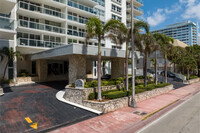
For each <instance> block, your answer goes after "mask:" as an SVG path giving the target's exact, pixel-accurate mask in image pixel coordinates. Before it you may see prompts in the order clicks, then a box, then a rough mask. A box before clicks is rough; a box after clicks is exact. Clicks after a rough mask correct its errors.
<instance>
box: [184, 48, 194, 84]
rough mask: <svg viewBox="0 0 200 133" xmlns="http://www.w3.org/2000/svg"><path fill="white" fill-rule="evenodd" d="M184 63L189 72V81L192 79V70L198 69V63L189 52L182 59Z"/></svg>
mask: <svg viewBox="0 0 200 133" xmlns="http://www.w3.org/2000/svg"><path fill="white" fill-rule="evenodd" d="M182 63H183V66H184V67H185V68H186V70H187V79H188V80H189V79H190V70H193V69H196V67H197V62H196V60H195V58H194V57H193V55H192V54H191V53H189V52H187V54H186V55H185V56H184V57H183V58H182Z"/></svg>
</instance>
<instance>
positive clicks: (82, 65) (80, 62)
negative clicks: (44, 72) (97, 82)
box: [69, 55, 86, 84]
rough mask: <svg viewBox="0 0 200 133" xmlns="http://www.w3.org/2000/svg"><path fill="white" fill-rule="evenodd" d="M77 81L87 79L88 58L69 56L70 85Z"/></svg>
mask: <svg viewBox="0 0 200 133" xmlns="http://www.w3.org/2000/svg"><path fill="white" fill-rule="evenodd" d="M77 79H86V56H84V55H70V56H69V84H71V83H74V82H75V81H76V80H77Z"/></svg>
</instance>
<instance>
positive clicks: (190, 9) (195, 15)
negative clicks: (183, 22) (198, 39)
mask: <svg viewBox="0 0 200 133" xmlns="http://www.w3.org/2000/svg"><path fill="white" fill-rule="evenodd" d="M180 3H183V4H186V9H185V11H184V13H183V14H182V15H181V16H182V18H184V19H197V20H200V2H196V0H180Z"/></svg>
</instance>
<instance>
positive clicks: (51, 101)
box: [0, 82, 97, 133]
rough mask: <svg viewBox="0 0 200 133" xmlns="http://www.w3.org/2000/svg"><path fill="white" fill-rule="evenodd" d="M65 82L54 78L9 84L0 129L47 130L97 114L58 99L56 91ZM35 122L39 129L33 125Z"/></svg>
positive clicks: (0, 105)
mask: <svg viewBox="0 0 200 133" xmlns="http://www.w3.org/2000/svg"><path fill="white" fill-rule="evenodd" d="M65 85H66V84H65V83H64V82H51V83H46V84H45V83H44V84H32V85H24V86H20V87H11V88H6V89H5V90H4V92H5V95H4V96H1V97H0V133H19V132H20V133H21V132H41V131H47V130H49V129H52V128H57V127H59V126H63V125H71V124H73V123H76V122H79V121H83V120H86V119H89V118H92V117H95V116H97V115H96V114H94V113H91V112H88V111H86V110H83V109H80V108H76V107H74V106H71V105H68V104H65V103H62V102H60V101H58V100H57V99H56V97H55V95H56V93H57V92H58V91H59V90H62V89H64V86H65ZM26 117H29V118H30V120H31V121H30V120H29V123H28V122H27V121H26V120H25V118H26ZM36 122H37V127H38V129H37V130H35V129H34V128H32V127H31V125H33V124H34V123H36Z"/></svg>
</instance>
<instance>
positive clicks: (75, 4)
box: [68, 0, 97, 15]
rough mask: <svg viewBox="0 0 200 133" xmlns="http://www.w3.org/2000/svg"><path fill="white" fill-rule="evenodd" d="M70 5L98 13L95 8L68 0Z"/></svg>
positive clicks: (91, 12)
mask: <svg viewBox="0 0 200 133" xmlns="http://www.w3.org/2000/svg"><path fill="white" fill-rule="evenodd" d="M68 6H70V7H73V8H76V9H79V10H82V11H85V12H87V13H90V14H93V15H96V14H97V13H96V12H95V11H94V9H93V8H91V7H89V6H85V5H82V4H79V3H76V2H73V1H70V0H68Z"/></svg>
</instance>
